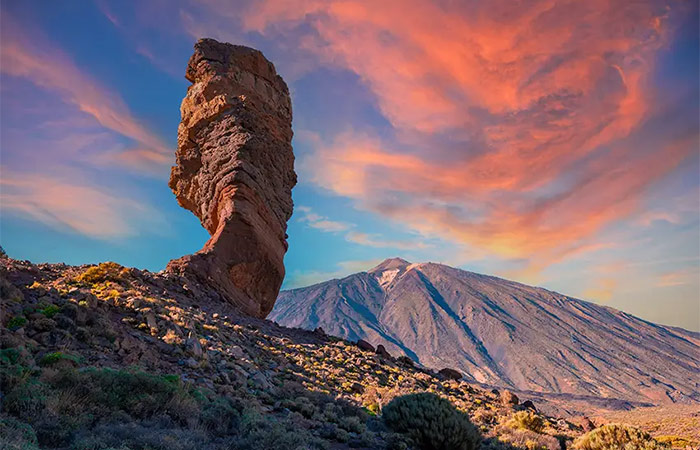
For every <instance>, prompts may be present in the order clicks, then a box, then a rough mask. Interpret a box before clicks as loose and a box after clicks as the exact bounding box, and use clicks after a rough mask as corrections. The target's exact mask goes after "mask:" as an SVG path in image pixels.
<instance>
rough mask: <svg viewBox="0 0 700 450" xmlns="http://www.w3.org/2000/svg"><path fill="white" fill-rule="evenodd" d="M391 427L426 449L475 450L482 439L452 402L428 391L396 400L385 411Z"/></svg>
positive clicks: (388, 424) (385, 419) (383, 414)
mask: <svg viewBox="0 0 700 450" xmlns="http://www.w3.org/2000/svg"><path fill="white" fill-rule="evenodd" d="M382 417H383V419H384V422H385V423H386V424H387V426H388V427H389V428H391V429H392V430H393V431H395V432H397V433H403V434H406V435H408V436H409V437H410V438H411V439H412V440H413V441H414V442H415V443H416V445H417V446H418V447H419V448H421V449H423V450H474V449H476V448H478V447H479V444H480V442H481V436H480V434H479V432H478V430H477V429H476V427H475V426H474V425H473V424H472V423H471V422H470V421H469V417H468V416H467V415H466V414H464V413H462V412H460V411H458V410H457V409H456V408H455V407H454V405H452V403H450V402H449V401H448V400H445V399H443V398H441V397H438V396H437V395H435V394H432V393H428V392H424V393H420V394H409V395H404V396H401V397H396V398H395V399H393V400H392V401H391V402H389V404H388V405H386V406H385V407H384V408H383V410H382Z"/></svg>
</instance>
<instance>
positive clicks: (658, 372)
mask: <svg viewBox="0 0 700 450" xmlns="http://www.w3.org/2000/svg"><path fill="white" fill-rule="evenodd" d="M269 319H271V320H274V321H276V322H278V323H280V324H282V325H285V326H289V327H301V328H308V329H313V328H316V327H322V328H323V329H324V330H325V331H326V332H328V333H329V334H332V335H337V336H341V337H344V338H348V339H365V340H368V341H370V342H372V343H373V344H375V345H376V344H380V343H381V344H383V345H385V346H386V348H387V349H388V350H389V352H391V353H392V354H402V353H403V354H406V355H408V356H410V357H412V358H414V359H415V360H417V361H418V362H420V363H421V364H423V365H425V366H428V367H434V368H442V367H452V368H456V369H460V370H462V371H463V372H465V374H466V376H467V378H469V379H472V380H474V381H477V382H481V383H487V384H495V385H502V386H508V387H512V388H515V389H520V390H532V391H541V392H555V393H566V394H576V395H594V396H600V397H613V398H620V399H629V400H635V401H650V402H653V403H666V402H677V401H697V400H700V380H699V379H698V377H697V374H698V373H700V333H694V332H690V331H687V330H683V329H679V328H673V327H667V326H661V325H656V324H653V323H650V322H647V321H644V320H642V319H639V318H637V317H634V316H632V315H629V314H626V313H624V312H621V311H618V310H615V309H613V308H609V307H604V306H600V305H596V304H592V303H589V302H585V301H581V300H577V299H574V298H571V297H567V296H565V295H561V294H558V293H555V292H551V291H548V290H546V289H542V288H536V287H531V286H526V285H523V284H520V283H516V282H513V281H508V280H504V279H501V278H497V277H492V276H486V275H479V274H475V273H471V272H466V271H463V270H459V269H455V268H452V267H448V266H445V265H441V264H434V263H425V264H410V263H409V262H407V261H404V260H402V259H399V258H394V259H388V260H386V261H384V262H383V263H381V264H380V265H379V266H377V267H375V268H374V269H371V270H370V271H368V272H361V273H357V274H354V275H351V276H348V277H346V278H343V279H341V280H330V281H327V282H325V283H320V284H317V285H314V286H309V287H306V288H301V289H293V290H289V291H283V292H281V293H280V296H279V298H278V300H277V303H276V305H275V308H274V310H273V311H272V313H271V315H270V316H269Z"/></svg>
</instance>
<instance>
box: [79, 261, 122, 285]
mask: <svg viewBox="0 0 700 450" xmlns="http://www.w3.org/2000/svg"><path fill="white" fill-rule="evenodd" d="M124 270H126V269H125V268H124V267H123V266H120V265H119V264H117V263H115V262H104V263H100V264H98V265H96V266H93V267H90V268H89V269H87V270H86V271H85V272H83V273H81V274H80V275H78V276H77V277H76V278H75V281H77V282H78V283H101V282H104V281H114V282H119V281H121V280H122V279H123V278H124V275H123V271H124Z"/></svg>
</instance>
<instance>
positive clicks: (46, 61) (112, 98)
mask: <svg viewBox="0 0 700 450" xmlns="http://www.w3.org/2000/svg"><path fill="white" fill-rule="evenodd" d="M2 24H3V30H2V45H1V46H0V60H1V61H2V64H1V65H0V71H1V72H2V73H3V74H5V75H10V76H13V77H21V78H24V79H27V80H29V81H31V82H32V83H34V84H35V85H36V86H39V87H41V88H43V89H45V90H47V91H50V92H52V93H55V94H57V95H58V96H60V98H61V99H62V100H63V101H64V102H66V103H67V104H69V105H72V106H74V107H76V108H77V109H78V110H80V111H81V112H83V113H85V114H87V115H89V116H91V117H93V118H94V119H95V120H96V121H97V122H98V123H99V124H100V125H101V126H103V127H104V128H106V129H108V130H111V131H114V132H116V133H119V134H120V135H122V136H125V137H127V138H129V139H131V140H133V141H135V142H136V143H137V144H138V146H140V147H142V148H143V149H144V150H138V151H136V152H132V153H131V154H130V155H128V156H125V159H127V160H132V161H133V160H134V159H135V158H138V157H140V156H142V157H143V158H142V159H141V161H142V162H144V163H147V164H153V163H155V164H161V165H164V164H166V163H167V162H169V155H170V154H171V153H172V152H171V151H170V150H169V149H168V148H167V146H166V145H165V144H164V143H163V142H162V140H161V139H160V137H158V136H157V135H156V134H154V133H153V132H151V131H150V130H149V129H147V128H146V127H145V126H144V125H143V124H142V122H141V121H139V120H138V119H137V118H136V117H134V116H133V115H132V113H131V112H130V111H129V108H128V107H127V106H126V104H125V103H124V102H123V100H122V99H121V97H120V96H119V95H118V94H116V93H115V92H112V91H111V90H110V89H108V88H107V87H105V86H103V85H102V84H101V83H100V82H98V81H97V80H95V79H93V78H92V77H91V76H90V75H89V74H87V73H85V72H84V71H83V70H81V69H80V68H79V67H78V66H77V65H76V64H75V63H74V62H73V61H72V60H71V58H70V57H69V56H68V55H66V54H65V53H64V52H62V51H61V49H59V48H56V47H55V46H53V45H52V44H50V42H49V41H48V39H47V38H45V37H44V36H42V34H41V33H40V32H38V31H37V30H34V29H31V28H27V27H26V26H25V25H24V24H18V23H16V22H14V21H13V19H12V17H10V16H8V15H7V12H6V11H3V22H2Z"/></svg>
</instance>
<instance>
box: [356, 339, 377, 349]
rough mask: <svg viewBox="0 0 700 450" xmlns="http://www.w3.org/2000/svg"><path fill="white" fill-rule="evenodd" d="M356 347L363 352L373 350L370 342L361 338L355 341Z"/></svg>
mask: <svg viewBox="0 0 700 450" xmlns="http://www.w3.org/2000/svg"><path fill="white" fill-rule="evenodd" d="M357 348H359V349H360V350H362V351H363V352H374V347H373V346H372V344H370V343H369V342H367V341H365V340H363V339H360V340H359V341H357Z"/></svg>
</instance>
